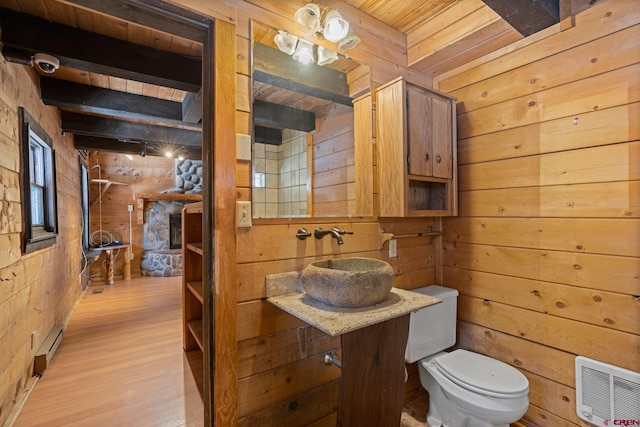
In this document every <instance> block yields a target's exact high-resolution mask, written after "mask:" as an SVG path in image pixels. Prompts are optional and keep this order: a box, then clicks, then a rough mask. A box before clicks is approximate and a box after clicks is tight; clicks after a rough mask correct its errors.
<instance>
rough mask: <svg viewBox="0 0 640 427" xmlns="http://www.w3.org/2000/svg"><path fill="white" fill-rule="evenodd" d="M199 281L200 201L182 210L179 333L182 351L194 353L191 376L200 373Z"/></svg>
mask: <svg viewBox="0 0 640 427" xmlns="http://www.w3.org/2000/svg"><path fill="white" fill-rule="evenodd" d="M203 286H204V284H203V281H202V202H197V203H191V204H188V205H186V206H185V207H184V208H183V209H182V333H183V347H184V351H186V352H198V353H200V357H199V358H194V357H190V358H189V360H190V363H192V362H191V361H192V360H199V361H200V364H199V366H191V369H192V370H193V372H194V374H196V372H202V360H203V357H202V356H203V354H202V351H203V348H204V344H203V336H204V334H203V324H202V308H203V300H204V298H203V295H204V289H203Z"/></svg>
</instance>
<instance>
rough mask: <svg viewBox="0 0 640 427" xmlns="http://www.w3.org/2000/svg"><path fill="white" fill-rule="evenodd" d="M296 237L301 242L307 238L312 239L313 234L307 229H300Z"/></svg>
mask: <svg viewBox="0 0 640 427" xmlns="http://www.w3.org/2000/svg"><path fill="white" fill-rule="evenodd" d="M296 237H297V238H298V239H299V240H305V239H306V238H307V237H311V232H310V231H309V230H307V229H306V228H298V231H296Z"/></svg>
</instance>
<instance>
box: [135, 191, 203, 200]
mask: <svg viewBox="0 0 640 427" xmlns="http://www.w3.org/2000/svg"><path fill="white" fill-rule="evenodd" d="M134 198H135V199H136V200H177V201H195V202H199V201H202V194H184V193H136V194H134Z"/></svg>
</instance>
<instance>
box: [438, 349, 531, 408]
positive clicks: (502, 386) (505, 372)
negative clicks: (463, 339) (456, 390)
mask: <svg viewBox="0 0 640 427" xmlns="http://www.w3.org/2000/svg"><path fill="white" fill-rule="evenodd" d="M434 363H435V365H436V366H437V368H438V370H439V371H440V372H442V374H443V375H445V376H446V377H447V378H449V379H450V380H451V381H452V382H454V383H456V384H458V385H459V386H461V387H464V388H466V389H469V390H474V391H477V392H479V393H483V394H487V395H490V396H496V397H517V396H518V395H522V394H526V393H528V392H529V381H528V380H527V377H525V376H524V375H522V373H521V372H520V371H518V370H517V369H515V368H514V367H512V366H509V365H507V364H506V363H504V362H501V361H499V360H496V359H492V358H490V357H487V356H483V355H481V354H478V353H472V352H470V351H466V350H455V351H453V352H451V353H447V354H446V355H443V356H440V357H437V358H435V359H434Z"/></svg>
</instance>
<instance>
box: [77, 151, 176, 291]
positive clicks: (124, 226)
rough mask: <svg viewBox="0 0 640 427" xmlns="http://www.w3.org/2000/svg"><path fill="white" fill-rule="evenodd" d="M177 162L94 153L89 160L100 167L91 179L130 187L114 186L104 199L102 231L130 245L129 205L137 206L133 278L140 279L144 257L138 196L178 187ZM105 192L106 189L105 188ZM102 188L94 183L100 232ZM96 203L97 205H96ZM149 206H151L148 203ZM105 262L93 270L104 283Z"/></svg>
mask: <svg viewBox="0 0 640 427" xmlns="http://www.w3.org/2000/svg"><path fill="white" fill-rule="evenodd" d="M174 162H175V160H174V159H169V158H166V157H153V156H146V157H141V156H137V155H123V154H116V153H107V152H92V154H91V156H90V159H89V163H90V165H89V167H92V166H94V165H100V169H98V168H94V169H91V170H90V171H89V172H90V178H91V179H98V177H99V176H101V177H102V179H108V180H111V181H116V182H121V183H126V184H127V185H111V186H110V187H109V189H108V190H107V191H106V192H105V194H104V195H103V196H102V229H103V230H105V231H107V232H111V233H114V235H115V236H117V237H118V238H120V239H122V240H123V241H124V242H127V243H128V242H129V211H128V210H127V205H133V212H132V220H131V221H132V227H131V232H132V236H133V246H132V247H133V260H132V261H131V274H132V275H134V276H139V275H140V260H141V257H142V252H143V250H142V236H143V231H144V225H143V224H139V223H138V215H139V214H140V212H138V203H137V200H136V199H135V198H134V196H135V194H141V193H159V192H161V191H163V190H168V189H171V188H174V187H175V175H176V174H175V164H174ZM103 188H104V186H103ZM99 190H100V186H99V185H98V184H96V183H92V184H91V187H90V199H89V200H91V202H92V206H91V209H90V216H89V219H90V222H91V225H90V227H91V231H92V232H95V231H97V230H100V203H99V199H98V195H99V194H100V192H99ZM93 202H95V203H93ZM146 203H149V202H146ZM124 255H125V253H124V251H121V253H120V254H119V255H118V257H117V258H116V265H115V275H116V279H118V278H120V279H121V278H122V269H123V266H124ZM104 259H105V256H104V255H101V256H100V258H99V259H98V261H97V262H94V263H93V265H92V268H91V275H92V277H93V278H94V279H93V280H94V281H99V280H104V278H105V276H106V269H105V267H104V265H103V261H104Z"/></svg>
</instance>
